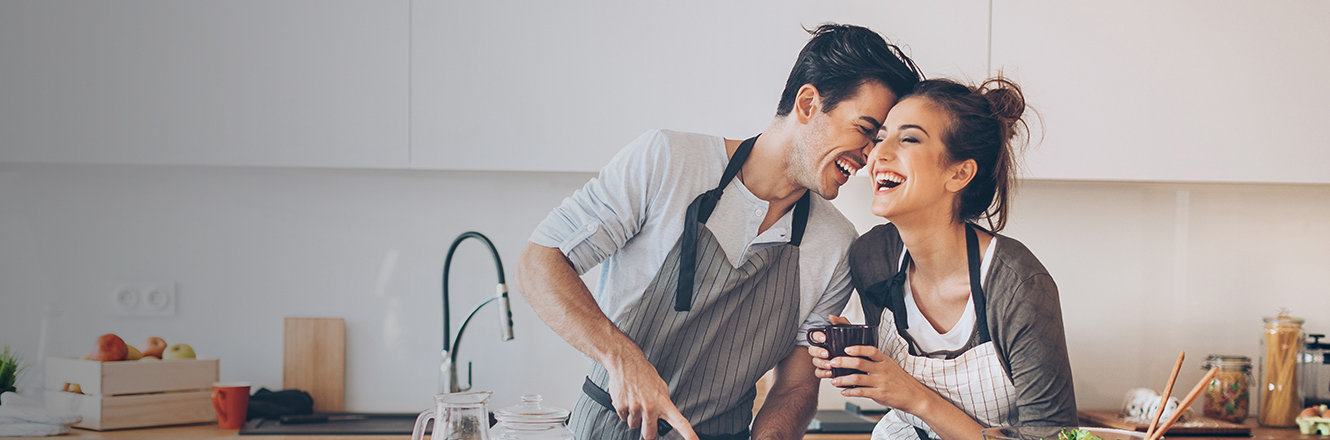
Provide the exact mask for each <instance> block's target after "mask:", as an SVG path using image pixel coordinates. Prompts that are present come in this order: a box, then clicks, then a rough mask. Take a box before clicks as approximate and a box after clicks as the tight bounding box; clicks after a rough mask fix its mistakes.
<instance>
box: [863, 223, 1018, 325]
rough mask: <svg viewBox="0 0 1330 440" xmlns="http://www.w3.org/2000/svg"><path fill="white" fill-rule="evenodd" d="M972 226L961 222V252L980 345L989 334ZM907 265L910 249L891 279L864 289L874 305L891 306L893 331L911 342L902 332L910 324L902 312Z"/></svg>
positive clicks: (979, 258)
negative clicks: (962, 228) (963, 247)
mask: <svg viewBox="0 0 1330 440" xmlns="http://www.w3.org/2000/svg"><path fill="white" fill-rule="evenodd" d="M974 228H975V226H974V225H971V224H966V225H965V255H966V260H967V263H968V265H969V272H970V297H971V298H973V299H974V319H975V327H977V328H978V331H979V342H978V343H980V344H983V343H985V342H988V341H991V340H993V337H992V335H990V334H989V331H988V299H987V297H986V296H985V295H984V287H983V284H982V283H981V277H982V276H983V274H982V273H981V272H982V271H983V262H982V259H981V257H980V255H979V235H978V234H976V233H975V232H974ZM989 246H992V245H989ZM909 268H910V251H909V250H906V251H905V256H904V257H903V258H901V267H900V270H897V271H896V274H895V275H892V277H891V278H888V279H886V280H883V281H881V282H879V283H878V284H874V285H873V286H870V287H869V288H868V290H869V291H870V292H869V293H870V299H872V300H874V302H875V303H876V304H877V305H879V306H881V307H886V308H890V309H891V313H892V316H893V317H895V321H896V332H897V333H900V335H901V336H902V337H904V338H905V339H906V340H907V341H910V342H911V343H913V341H914V339H913V338H911V337H910V336H909V333H908V332H906V331H905V330H906V329H907V328H909V326H910V324H909V322H908V318H907V315H906V313H905V281H906V275H905V274H906V270H908V269H909Z"/></svg>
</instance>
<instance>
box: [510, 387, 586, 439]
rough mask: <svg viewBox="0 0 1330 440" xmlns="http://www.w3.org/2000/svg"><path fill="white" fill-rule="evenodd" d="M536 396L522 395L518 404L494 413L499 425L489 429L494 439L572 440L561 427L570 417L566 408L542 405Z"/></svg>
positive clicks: (571, 433)
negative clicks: (520, 402)
mask: <svg viewBox="0 0 1330 440" xmlns="http://www.w3.org/2000/svg"><path fill="white" fill-rule="evenodd" d="M540 400H541V398H540V395H539V394H527V395H525V396H522V404H521V405H514V406H510V407H507V408H504V409H501V410H498V411H495V412H494V418H495V419H496V420H498V421H499V423H497V424H495V425H494V428H493V429H491V430H490V437H493V438H494V439H495V440H574V439H573V432H572V431H569V430H568V428H567V427H565V426H564V425H563V422H564V420H567V419H568V415H569V414H571V412H569V411H568V410H566V409H563V408H555V407H552V406H542V405H541V404H540Z"/></svg>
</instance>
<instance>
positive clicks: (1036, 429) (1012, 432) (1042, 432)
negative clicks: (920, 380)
mask: <svg viewBox="0 0 1330 440" xmlns="http://www.w3.org/2000/svg"><path fill="white" fill-rule="evenodd" d="M1063 429H1080V430H1083V431H1086V432H1089V433H1090V434H1094V435H1095V436H1096V437H1099V438H1101V439H1103V440H1145V433H1144V432H1138V431H1126V430H1122V429H1111V428H1087V427H1079V426H1019V427H1007V426H995V427H992V428H986V429H984V430H983V431H979V433H980V434H982V435H983V436H984V440H1057V438H1058V433H1059V432H1062V430H1063ZM1160 438H1163V437H1160Z"/></svg>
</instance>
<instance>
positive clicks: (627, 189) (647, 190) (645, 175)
mask: <svg viewBox="0 0 1330 440" xmlns="http://www.w3.org/2000/svg"><path fill="white" fill-rule="evenodd" d="M664 136H665V135H664V133H661V132H660V131H659V130H652V131H648V132H646V133H645V134H643V135H642V136H639V137H638V138H637V139H636V140H634V141H633V142H632V143H630V144H628V146H626V147H624V149H623V150H620V151H619V153H618V154H616V155H615V156H614V158H613V159H611V160H610V162H609V164H607V165H605V167H604V168H602V169H601V170H600V173H599V174H598V175H597V176H596V177H595V178H592V179H591V181H589V182H587V184H586V185H585V186H583V187H582V188H581V189H579V190H577V191H576V192H574V193H573V195H571V196H569V197H568V198H566V199H564V200H563V202H562V203H560V204H559V206H558V207H556V208H554V211H552V212H550V214H549V215H548V216H546V217H545V220H544V221H542V222H541V223H540V225H538V226H537V227H536V230H535V232H533V233H532V234H531V238H530V241H531V242H532V243H535V244H538V245H541V246H545V247H551V248H558V249H559V250H560V251H561V252H563V254H564V255H566V256H567V257H568V260H569V261H571V262H572V264H573V268H574V269H576V270H577V273H578V274H585V273H586V271H588V270H590V269H591V268H593V267H595V266H596V265H598V264H600V263H601V262H602V261H605V259H606V258H609V257H610V255H613V254H614V252H615V251H617V250H619V248H622V247H623V246H624V244H625V243H627V242H628V240H629V239H630V238H632V237H633V236H634V235H635V234H637V232H638V231H640V230H641V229H642V225H643V224H644V222H645V221H646V218H647V207H648V206H649V205H650V203H651V200H652V198H653V197H655V196H656V195H658V194H659V193H660V190H661V187H662V185H663V183H662V182H663V179H664V176H665V175H667V174H668V170H669V167H670V154H669V151H668V143H667V142H666V140H665V139H664Z"/></svg>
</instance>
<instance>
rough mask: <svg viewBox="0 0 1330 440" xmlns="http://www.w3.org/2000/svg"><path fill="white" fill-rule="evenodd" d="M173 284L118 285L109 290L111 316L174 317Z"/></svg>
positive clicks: (174, 295) (174, 299) (174, 291)
mask: <svg viewBox="0 0 1330 440" xmlns="http://www.w3.org/2000/svg"><path fill="white" fill-rule="evenodd" d="M175 304H176V289H175V283H174V282H161V283H150V284H137V285H118V286H116V287H115V288H114V289H111V315H112V316H175V308H176V307H175Z"/></svg>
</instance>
